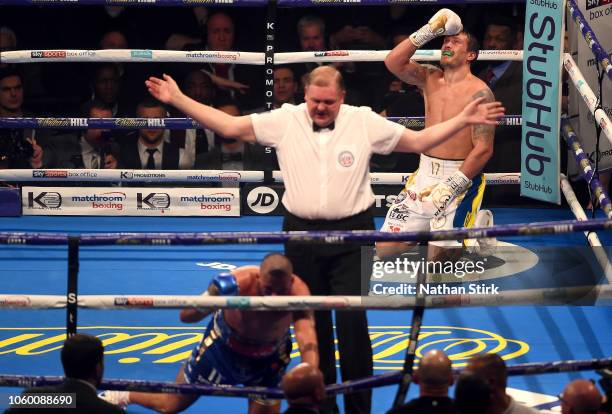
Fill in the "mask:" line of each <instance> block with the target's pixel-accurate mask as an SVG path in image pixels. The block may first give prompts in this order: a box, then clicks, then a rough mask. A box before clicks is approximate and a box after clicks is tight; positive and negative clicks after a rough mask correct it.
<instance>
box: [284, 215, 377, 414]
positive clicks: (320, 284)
mask: <svg viewBox="0 0 612 414" xmlns="http://www.w3.org/2000/svg"><path fill="white" fill-rule="evenodd" d="M283 230H284V231H305V230H306V231H326V230H374V219H373V218H372V213H371V210H366V211H365V212H363V213H359V214H357V215H355V216H351V217H347V218H344V219H340V220H329V221H328V220H305V219H301V218H299V217H296V216H294V215H292V214H289V213H287V214H286V216H285V220H284V222H283ZM361 247H362V246H360V245H357V244H345V245H341V244H335V245H334V244H303V243H293V242H289V243H286V244H285V254H286V255H287V257H288V258H289V259H290V260H291V262H292V264H293V268H294V273H295V274H296V275H298V276H299V277H300V278H302V279H303V280H304V282H306V284H307V285H308V287H309V288H310V292H311V294H313V295H326V296H327V295H360V294H361V287H362V281H361V275H360V265H361V261H362V259H364V258H362V257H361V254H362V252H361ZM364 260H365V262H366V263H371V261H370V260H368V259H367V258H365V259H364ZM363 283H367V282H363ZM315 323H316V330H317V339H318V342H319V356H320V360H321V362H320V368H321V371H322V372H323V375H324V377H325V383H326V384H334V383H336V382H337V378H336V357H335V349H336V347H335V344H334V331H333V323H332V317H331V312H330V311H318V312H315ZM336 335H337V337H338V351H339V353H340V373H341V375H342V381H347V380H351V379H357V378H363V377H366V376H369V375H372V345H371V342H370V337H369V334H368V321H367V318H366V313H365V311H337V312H336ZM371 405H372V391H371V390H368V391H361V392H358V393H354V394H348V395H345V397H344V406H345V411H346V413H347V414H368V413H370V409H371ZM334 411H337V406H336V400H335V398H332V399H329V400H328V401H327V402H326V403H325V404H324V405H323V407H321V413H322V414H328V413H333V412H334Z"/></svg>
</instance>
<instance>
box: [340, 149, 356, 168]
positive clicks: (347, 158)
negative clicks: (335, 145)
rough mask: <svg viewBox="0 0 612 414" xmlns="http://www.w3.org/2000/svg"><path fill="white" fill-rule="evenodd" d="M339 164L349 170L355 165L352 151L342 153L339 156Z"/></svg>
mask: <svg viewBox="0 0 612 414" xmlns="http://www.w3.org/2000/svg"><path fill="white" fill-rule="evenodd" d="M338 163H339V164H340V165H341V166H343V167H345V168H349V167H350V166H352V165H353V164H354V163H355V156H354V155H353V153H352V152H350V151H342V152H341V153H340V155H338Z"/></svg>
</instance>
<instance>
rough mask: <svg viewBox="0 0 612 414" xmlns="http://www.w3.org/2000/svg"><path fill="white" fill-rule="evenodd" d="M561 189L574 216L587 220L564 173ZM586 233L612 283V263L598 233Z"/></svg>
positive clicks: (594, 253)
mask: <svg viewBox="0 0 612 414" xmlns="http://www.w3.org/2000/svg"><path fill="white" fill-rule="evenodd" d="M561 191H563V195H564V196H565V199H566V200H567V204H568V205H569V207H570V210H572V213H574V216H576V218H577V219H578V220H580V221H587V220H588V217H587V215H586V213H585V212H584V210H583V209H582V206H581V205H580V202H579V201H578V198H577V197H576V193H574V190H572V185H571V184H570V183H569V181H568V179H567V177H566V176H565V175H563V174H562V175H561ZM584 235H585V236H586V238H587V241H588V243H589V245H590V246H591V247H592V248H593V255H594V256H595V258H596V259H597V262H598V263H599V265H600V266H601V268H602V269H603V271H604V275H605V276H606V279H608V283H610V284H611V285H612V265H611V264H610V260H609V259H608V256H607V254H606V252H605V250H604V249H603V246H602V244H601V240H599V236H597V233H595V232H585V233H584Z"/></svg>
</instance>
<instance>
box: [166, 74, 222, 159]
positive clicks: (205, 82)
mask: <svg viewBox="0 0 612 414" xmlns="http://www.w3.org/2000/svg"><path fill="white" fill-rule="evenodd" d="M183 90H184V91H185V95H187V96H189V97H190V98H191V99H193V100H195V101H197V102H200V103H203V104H206V105H212V103H213V100H214V97H215V88H214V85H213V83H212V80H211V79H210V76H209V75H208V74H207V73H206V72H204V71H202V70H200V69H194V70H192V71H191V72H189V73H188V74H187V75H186V76H185V78H184V80H183ZM172 116H176V117H182V114H181V113H179V112H177V111H173V112H172ZM170 137H171V141H172V142H173V143H174V144H175V145H177V146H178V147H179V148H181V156H180V162H179V166H180V168H181V169H182V170H190V169H192V168H193V167H194V164H195V162H196V159H197V157H198V156H200V155H203V154H206V153H208V152H209V151H211V150H212V149H213V147H214V146H215V134H214V133H213V132H212V131H211V130H209V129H186V130H181V129H175V130H172V131H170Z"/></svg>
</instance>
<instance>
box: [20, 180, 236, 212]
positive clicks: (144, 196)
mask: <svg viewBox="0 0 612 414" xmlns="http://www.w3.org/2000/svg"><path fill="white" fill-rule="evenodd" d="M21 206H22V211H23V215H41V216H49V215H58V216H82V215H87V216H226V217H238V216H240V191H239V189H238V188H149V187H147V188H129V187H128V188H126V187H81V188H75V187H23V188H22V192H21Z"/></svg>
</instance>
